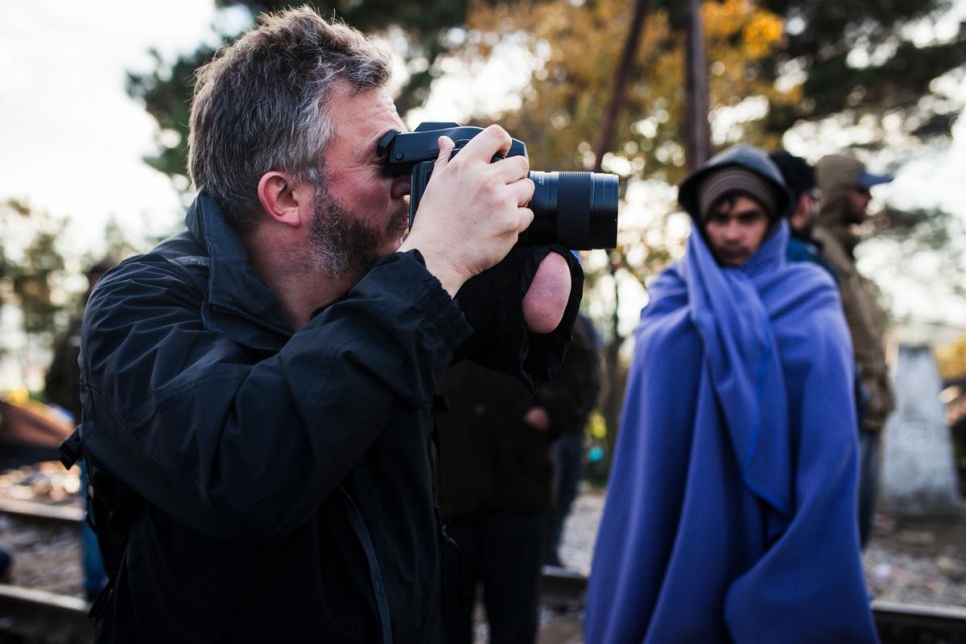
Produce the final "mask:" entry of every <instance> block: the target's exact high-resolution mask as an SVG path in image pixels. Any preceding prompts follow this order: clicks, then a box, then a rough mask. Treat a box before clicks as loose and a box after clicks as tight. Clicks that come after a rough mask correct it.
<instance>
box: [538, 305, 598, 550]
mask: <svg viewBox="0 0 966 644" xmlns="http://www.w3.org/2000/svg"><path fill="white" fill-rule="evenodd" d="M600 351H601V346H600V336H599V335H598V334H597V330H596V329H595V328H594V323H593V322H592V321H591V319H590V318H588V317H587V316H586V315H584V314H582V313H581V314H579V315H578V316H577V323H576V324H575V325H574V341H573V342H572V343H571V345H570V348H569V349H568V350H567V355H566V356H564V366H562V367H561V372H564V373H567V374H572V375H571V376H570V377H571V378H573V379H575V380H576V381H577V382H576V383H575V384H574V386H573V387H572V389H573V394H574V397H573V399H572V400H571V401H570V404H569V407H568V410H569V412H570V413H568V414H566V415H563V417H562V418H560V419H559V420H558V421H557V422H555V423H554V426H555V427H559V430H558V432H557V433H558V434H559V436H558V438H557V440H555V441H554V443H553V445H552V446H551V448H550V449H551V454H552V460H553V486H552V488H553V492H554V495H553V496H554V502H553V507H552V508H551V510H550V513H549V514H548V516H547V545H546V548H545V554H544V560H543V563H544V565H547V566H555V567H558V568H563V567H565V562H564V561H563V560H562V559H561V557H560V541H561V537H562V536H563V531H564V524H565V522H566V520H567V517H568V516H570V511H571V509H572V508H573V504H574V500H576V498H577V494H578V492H579V490H580V481H581V479H582V478H583V461H584V444H585V440H584V438H585V434H584V431H585V429H586V427H587V422H588V420H589V419H590V414H591V413H592V412H593V411H594V407H595V406H596V405H597V397H598V395H599V394H600V388H601V379H602V370H601V364H600ZM571 364H572V365H573V367H571V366H570V365H571ZM559 380H560V376H558V381H559ZM565 389H566V388H565Z"/></svg>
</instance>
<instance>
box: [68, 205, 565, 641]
mask: <svg viewBox="0 0 966 644" xmlns="http://www.w3.org/2000/svg"><path fill="white" fill-rule="evenodd" d="M186 221H187V224H188V228H189V231H188V232H187V233H184V234H182V235H180V236H178V237H175V238H172V239H171V240H168V241H166V242H164V243H162V244H161V245H160V246H159V247H158V248H156V249H155V250H154V251H152V252H151V253H148V254H146V255H143V256H140V257H137V258H133V259H131V260H128V261H126V262H124V263H122V264H121V265H120V266H118V267H117V268H116V269H114V270H112V271H111V272H109V273H108V274H107V275H106V276H105V277H104V278H102V280H101V281H100V283H99V284H98V286H97V288H96V289H95V291H94V293H93V295H92V297H91V299H90V302H89V304H88V307H87V311H86V315H85V323H84V333H83V345H82V377H81V378H82V398H83V407H84V416H83V425H82V438H83V440H84V447H85V450H86V454H87V455H88V457H89V458H90V459H91V460H92V461H93V462H94V463H96V464H97V465H98V466H99V467H100V469H102V470H103V471H106V472H107V473H109V474H110V475H111V476H112V477H115V478H116V479H117V480H120V481H122V482H123V483H124V484H125V485H126V486H128V487H129V488H130V489H131V490H133V491H134V492H135V493H136V495H137V496H138V497H140V498H141V499H142V500H143V502H142V507H141V508H140V509H139V510H138V511H137V512H136V513H134V518H133V525H132V526H131V528H130V537H129V544H128V546H127V550H126V554H125V556H124V559H123V561H122V565H121V569H120V572H119V574H118V575H117V578H116V584H115V588H114V591H113V592H112V594H111V595H110V596H108V598H107V601H106V603H105V608H104V611H103V613H102V614H101V617H100V618H99V620H98V631H99V637H100V639H101V640H102V641H117V642H146V641H151V642H154V641H157V642H195V641H197V642H290V641H318V642H342V641H345V642H370V641H383V642H386V641H396V642H426V641H432V640H433V639H434V638H435V628H436V616H437V607H438V603H439V596H438V593H439V583H438V562H437V549H438V545H437V535H436V520H435V517H434V511H433V503H432V499H433V495H434V485H433V474H432V471H433V470H432V444H431V428H432V417H431V415H432V409H431V407H432V400H433V392H434V391H435V388H436V385H437V383H438V381H439V379H440V378H441V377H442V374H443V372H444V370H445V369H446V367H447V365H448V364H449V363H450V361H451V359H452V358H453V354H454V349H455V348H456V347H457V345H459V344H460V343H461V342H462V341H464V340H466V339H467V338H468V337H470V335H471V333H472V327H471V326H470V324H468V322H467V319H466V318H465V317H464V315H463V313H462V312H461V308H460V306H459V305H457V303H454V301H453V300H451V298H450V297H449V296H448V295H447V294H446V292H445V291H443V289H442V288H441V286H440V285H439V282H438V281H437V280H436V279H435V278H434V277H432V276H431V275H430V274H429V273H428V272H427V271H426V269H425V268H424V266H423V265H422V263H421V261H420V260H419V258H418V256H416V255H414V254H412V253H409V254H394V255H392V256H390V257H387V258H385V259H383V260H381V261H380V262H379V263H378V264H377V265H376V266H375V267H374V268H373V269H372V271H370V272H369V273H368V274H367V275H366V276H365V277H364V278H363V279H362V280H361V281H360V282H359V283H358V284H357V285H356V286H355V287H354V288H353V289H352V290H351V291H350V292H349V293H348V294H347V295H346V296H345V297H344V298H343V299H341V300H339V301H338V302H336V303H333V304H332V305H330V306H328V307H326V308H325V309H324V310H322V311H321V312H319V313H318V314H317V315H316V316H315V317H314V318H313V319H312V320H311V321H310V322H309V323H308V324H307V325H306V326H305V327H303V328H302V329H300V330H299V331H298V332H295V333H293V332H292V331H291V329H290V326H289V323H288V321H287V319H286V317H285V316H284V314H283V312H282V309H281V307H280V304H279V302H278V300H277V298H276V297H275V296H274V294H273V293H272V292H271V291H270V290H269V289H268V288H267V287H266V286H265V285H264V283H263V282H261V280H260V279H259V278H258V276H257V274H256V273H255V272H254V270H253V269H252V267H251V266H250V265H249V264H248V262H247V255H246V253H245V250H244V247H243V246H242V244H241V242H240V241H239V239H238V238H237V237H236V236H235V234H234V233H233V232H232V231H231V229H230V228H229V227H228V226H227V224H226V223H225V222H224V220H223V217H222V215H221V212H220V211H219V209H218V207H217V205H215V204H214V202H213V201H211V200H210V199H208V198H206V197H205V196H201V197H199V198H198V200H196V202H195V205H194V206H193V207H192V209H191V210H190V211H189V214H188V217H187V220H186ZM545 252H546V251H544V253H545ZM531 255H532V253H531ZM531 259H532V258H531ZM532 261H536V260H532ZM576 277H577V279H576V281H575V289H576V292H577V293H579V288H580V279H579V274H578V275H576ZM483 290H484V291H485V289H483ZM481 299H482V298H481ZM518 299H519V298H517V300H518ZM578 299H579V298H578ZM465 308H472V307H465ZM572 308H573V307H572ZM499 309H500V307H495V306H489V305H483V306H480V311H481V312H483V313H485V314H486V315H495V313H494V311H495V310H499ZM575 314H576V311H575V310H574V311H573V312H570V311H568V315H567V319H568V321H569V324H571V325H572V320H573V317H574V315H575ZM503 317H507V316H505V315H504V316H503ZM474 324H477V325H478V326H484V325H485V324H484V323H480V322H477V321H474ZM567 335H569V327H568V326H567V324H564V325H563V326H562V328H561V329H560V330H559V332H555V333H554V334H551V335H550V336H541V337H538V338H536V337H532V335H531V336H528V334H527V333H526V332H525V331H523V332H519V331H517V332H516V333H513V334H511V336H510V341H508V342H506V343H505V345H509V346H510V347H511V348H510V349H505V351H507V352H508V353H507V354H508V355H517V356H521V357H525V358H526V359H527V360H532V359H535V358H534V355H536V356H539V360H540V361H541V364H540V365H531V366H532V367H536V368H532V369H530V370H529V373H530V374H531V377H532V378H533V379H534V381H535V382H537V383H539V382H540V381H542V380H544V379H546V377H548V376H549V373H551V372H552V369H547V372H546V373H544V372H542V371H541V370H540V368H539V367H544V368H546V367H547V365H548V364H552V356H553V355H557V356H558V357H559V354H560V352H561V351H562V349H563V346H564V345H565V343H566V339H565V338H566V337H567ZM492 337H498V334H497V335H492ZM484 348H485V346H482V347H477V349H484ZM531 350H533V351H531ZM488 354H489V355H491V356H493V355H498V353H497V352H493V351H490V352H488ZM531 354H533V355H531ZM95 493H96V492H95Z"/></svg>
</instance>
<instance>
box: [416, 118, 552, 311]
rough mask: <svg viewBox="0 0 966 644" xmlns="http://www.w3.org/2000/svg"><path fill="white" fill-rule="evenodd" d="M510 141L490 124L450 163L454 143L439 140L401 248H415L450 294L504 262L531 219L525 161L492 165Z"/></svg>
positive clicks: (508, 160) (510, 160) (509, 160)
mask: <svg viewBox="0 0 966 644" xmlns="http://www.w3.org/2000/svg"><path fill="white" fill-rule="evenodd" d="M510 143H511V138H510V135H509V134H507V132H506V130H504V129H503V128H501V127H500V126H498V125H491V126H490V127H488V128H486V129H485V130H484V131H483V132H482V133H480V134H479V135H478V136H475V137H473V138H472V139H471V140H470V141H469V142H468V143H467V144H466V146H465V147H463V148H462V149H461V150H460V151H459V152H458V153H457V154H456V155H455V156H453V158H452V159H451V158H450V155H451V153H452V151H453V148H454V145H455V144H454V142H453V141H452V140H451V139H449V138H447V137H440V139H439V145H440V149H439V156H438V157H437V159H436V163H435V165H434V167H433V176H432V178H431V179H430V181H429V184H428V185H427V187H426V192H425V194H424V195H423V197H422V200H421V201H420V203H419V210H418V212H417V214H416V217H415V220H414V223H413V228H412V230H411V231H410V233H409V237H408V238H407V239H406V241H405V242H404V243H403V245H402V247H401V248H400V250H401V251H406V250H410V249H412V248H417V249H419V251H420V253H422V255H423V258H424V260H425V261H426V268H427V269H428V270H429V272H430V273H432V274H433V275H435V276H436V277H437V279H439V281H440V282H441V283H442V285H443V288H444V289H446V291H447V292H448V293H449V294H450V295H455V294H456V292H457V291H458V290H459V288H460V286H462V285H463V282H465V281H466V280H468V279H469V278H471V277H473V276H474V275H477V274H479V273H481V272H483V271H484V270H486V269H487V268H489V267H491V266H493V265H494V264H496V263H497V262H499V261H500V260H501V259H503V257H505V256H506V254H507V253H508V252H509V251H510V249H511V248H512V247H513V245H514V244H515V243H516V241H517V237H518V235H519V234H520V233H521V232H522V231H524V230H526V228H527V226H529V225H530V222H531V221H532V220H533V212H532V211H531V210H530V209H529V208H527V207H526V205H527V204H528V203H529V202H530V199H531V197H532V196H533V189H534V185H533V182H532V181H530V179H529V178H527V173H528V171H529V169H530V166H529V162H528V161H527V159H526V157H523V156H512V157H509V158H506V159H503V160H501V161H498V162H496V163H491V159H492V158H493V157H494V156H496V155H501V156H502V155H504V154H506V152H507V151H508V150H509V149H510Z"/></svg>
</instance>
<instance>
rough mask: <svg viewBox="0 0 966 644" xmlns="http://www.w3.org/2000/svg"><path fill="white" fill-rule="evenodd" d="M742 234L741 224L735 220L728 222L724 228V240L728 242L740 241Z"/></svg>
mask: <svg viewBox="0 0 966 644" xmlns="http://www.w3.org/2000/svg"><path fill="white" fill-rule="evenodd" d="M742 234H743V232H742V228H741V224H740V223H739V222H738V221H737V220H735V219H732V220H731V221H729V222H728V225H727V226H725V238H726V239H728V240H730V241H736V240H739V239H741V236H742Z"/></svg>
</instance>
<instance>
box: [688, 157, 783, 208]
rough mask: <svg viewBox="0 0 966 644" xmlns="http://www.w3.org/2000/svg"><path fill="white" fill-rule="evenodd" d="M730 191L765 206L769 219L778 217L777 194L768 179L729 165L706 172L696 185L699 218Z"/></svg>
mask: <svg viewBox="0 0 966 644" xmlns="http://www.w3.org/2000/svg"><path fill="white" fill-rule="evenodd" d="M731 193H741V194H746V195H748V196H749V197H752V198H754V199H755V200H756V201H758V202H759V203H760V204H761V205H762V206H763V207H764V208H765V212H767V213H768V218H769V219H776V218H777V217H778V195H776V194H775V189H774V188H773V187H772V185H771V184H770V183H769V182H768V180H767V179H765V178H764V177H762V176H761V175H759V174H757V173H755V172H752V171H751V170H746V169H744V168H742V167H739V166H734V165H729V166H725V167H723V168H721V169H720V170H715V171H714V172H711V173H710V174H708V176H707V177H705V179H704V181H702V182H701V185H700V186H699V187H698V205H699V207H700V209H701V220H702V221H705V220H706V219H707V218H708V211H709V210H710V209H711V206H712V205H713V204H714V202H716V201H717V200H718V199H719V198H721V197H723V196H725V195H727V194H731Z"/></svg>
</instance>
